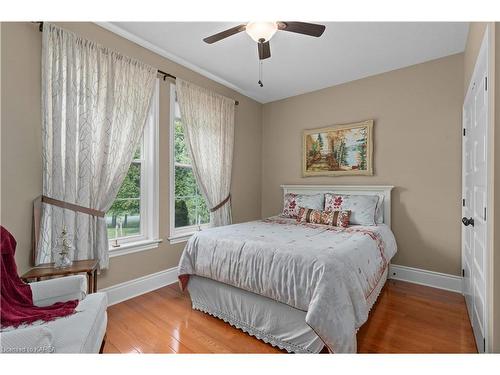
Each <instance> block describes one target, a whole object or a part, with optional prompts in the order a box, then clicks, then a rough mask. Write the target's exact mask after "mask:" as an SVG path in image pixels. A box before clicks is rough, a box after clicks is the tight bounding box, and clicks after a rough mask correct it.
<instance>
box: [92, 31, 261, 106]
mask: <svg viewBox="0 0 500 375" xmlns="http://www.w3.org/2000/svg"><path fill="white" fill-rule="evenodd" d="M94 23H95V24H96V25H98V26H100V27H102V28H103V29H106V30H108V31H111V32H112V33H114V34H117V35H119V36H121V37H123V38H125V39H128V40H130V41H131V42H134V43H136V44H138V45H140V46H141V47H144V48H146V49H148V50H150V51H152V52H154V53H156V54H158V55H160V56H162V57H165V58H166V59H169V60H170V61H173V62H174V63H176V64H179V65H182V66H183V67H185V68H188V69H190V70H192V71H194V72H196V73H198V74H201V75H202V76H204V77H206V78H209V79H211V80H212V81H215V82H217V83H220V84H221V85H223V86H226V87H228V88H230V89H233V90H234V91H237V92H239V93H240V94H241V95H244V96H246V97H248V98H251V99H253V100H255V101H256V102H259V103H261V104H262V103H263V102H262V101H261V100H260V99H258V98H256V97H255V96H253V95H251V94H250V93H248V92H246V91H245V90H243V89H242V88H241V87H238V86H236V85H234V84H232V83H231V82H228V81H226V80H225V79H224V78H222V77H219V76H218V75H215V74H213V73H210V72H209V71H207V70H205V69H203V68H201V67H199V66H198V65H195V64H193V63H190V62H189V61H187V60H184V59H183V58H182V57H179V56H177V55H175V54H173V53H171V52H169V51H167V50H165V49H163V48H160V47H158V46H157V45H155V44H153V43H151V42H148V41H147V40H145V39H142V38H141V37H139V36H137V35H135V34H132V33H131V32H129V31H127V30H125V29H122V28H121V27H119V26H117V25H115V24H113V23H111V22H94Z"/></svg>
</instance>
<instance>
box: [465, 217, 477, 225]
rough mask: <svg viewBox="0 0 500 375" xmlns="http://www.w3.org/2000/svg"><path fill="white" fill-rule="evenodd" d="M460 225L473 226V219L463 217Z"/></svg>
mask: <svg viewBox="0 0 500 375" xmlns="http://www.w3.org/2000/svg"><path fill="white" fill-rule="evenodd" d="M462 223H463V224H464V225H465V226H468V225H472V226H474V219H473V218H471V217H470V218H468V219H467V218H466V217H463V218H462Z"/></svg>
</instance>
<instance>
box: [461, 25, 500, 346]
mask: <svg viewBox="0 0 500 375" xmlns="http://www.w3.org/2000/svg"><path fill="white" fill-rule="evenodd" d="M490 33H491V28H490V25H489V24H487V25H486V28H485V31H484V36H483V39H482V41H481V47H480V50H479V51H478V55H477V57H476V61H475V63H474V69H473V71H472V74H471V77H470V82H469V86H468V87H467V92H466V95H465V97H464V100H463V105H462V126H461V129H460V131H461V132H462V135H463V134H464V133H463V132H464V130H465V123H464V120H465V119H464V108H465V103H466V102H467V100H468V98H469V95H471V91H472V88H473V85H474V77H475V76H476V73H477V69H478V61H479V58H480V57H481V54H482V53H483V51H484V53H485V60H486V61H485V63H486V76H487V89H486V91H487V95H486V97H487V100H486V101H485V105H486V119H487V121H486V208H487V209H486V226H485V230H486V244H485V246H486V252H485V254H484V255H485V259H484V262H485V267H484V273H485V277H484V279H485V289H486V290H485V293H484V310H485V311H484V313H485V319H484V327H483V329H484V341H485V342H484V352H485V353H489V352H490V342H491V340H490V336H491V335H490V323H491V319H490V318H491V311H490V301H491V285H492V282H491V275H492V273H491V259H492V255H491V251H492V241H491V238H492V237H491V235H492V233H493V232H492V227H491V223H492V220H493V215H492V214H493V205H492V203H493V198H492V189H491V183H492V172H491V166H492V165H493V164H492V153H491V152H490V150H491V147H492V144H491V140H492V136H491V135H492V134H491V132H492V127H491V104H492V100H493V96H492V93H493V91H494V90H492V89H491V87H494V86H493V85H494V76H493V74H491V46H490V40H491V35H490ZM461 138H462V147H461V152H462V168H461V172H462V199H465V196H464V191H465V189H464V186H465V176H464V173H463V169H464V163H465V154H464V147H465V137H463V136H462V137H461ZM462 202H463V201H462ZM461 206H462V210H461V213H462V215H461V217H462V216H463V205H462V204H461ZM460 232H461V248H460V251H461V263H462V264H461V265H462V276H463V270H464V256H465V254H464V251H463V242H464V230H463V227H462V225H461V230H460ZM464 289H465V282H464V281H463V282H462V294H464ZM467 313H468V309H467ZM471 318H472V317H471V316H469V320H470V319H471ZM471 325H472V321H471ZM476 344H477V343H476Z"/></svg>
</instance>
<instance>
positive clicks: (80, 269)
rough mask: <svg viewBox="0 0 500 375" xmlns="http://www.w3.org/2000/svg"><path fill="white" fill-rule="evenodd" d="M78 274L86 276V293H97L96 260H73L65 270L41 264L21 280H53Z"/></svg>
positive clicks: (51, 264)
mask: <svg viewBox="0 0 500 375" xmlns="http://www.w3.org/2000/svg"><path fill="white" fill-rule="evenodd" d="M79 273H85V274H87V278H88V283H87V284H88V285H87V286H88V292H89V293H95V292H97V260H96V259H89V260H75V261H73V264H72V265H71V266H69V267H66V268H56V267H54V263H47V264H41V265H40V266H37V267H35V268H32V269H31V270H29V271H28V272H26V273H25V274H24V275H22V276H21V279H22V280H23V281H25V282H29V281H30V280H33V279H34V280H36V281H40V280H41V279H42V278H44V277H48V278H53V277H55V276H68V275H74V274H79Z"/></svg>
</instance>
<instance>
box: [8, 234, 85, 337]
mask: <svg viewBox="0 0 500 375" xmlns="http://www.w3.org/2000/svg"><path fill="white" fill-rule="evenodd" d="M0 230H1V232H0V252H1V258H0V259H1V260H0V263H1V270H0V271H1V273H0V283H1V298H0V323H1V324H0V325H1V327H2V328H4V327H10V326H14V327H18V326H19V325H21V324H25V323H26V324H30V323H33V322H35V321H37V320H42V321H45V322H48V321H50V320H54V319H56V318H59V317H62V316H66V315H70V314H73V313H74V312H75V307H76V306H77V305H78V300H73V301H68V302H57V303H55V304H53V305H52V306H46V307H38V306H35V305H34V304H33V295H32V293H31V287H30V286H29V284H25V283H24V282H23V281H22V280H21V279H20V278H19V276H18V275H17V267H16V262H15V259H14V253H15V251H16V240H15V239H14V237H13V236H12V234H10V233H9V231H8V230H6V229H5V228H4V227H2V226H0Z"/></svg>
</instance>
